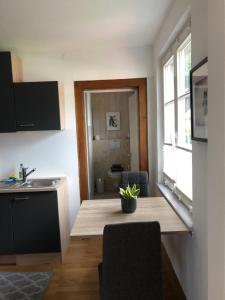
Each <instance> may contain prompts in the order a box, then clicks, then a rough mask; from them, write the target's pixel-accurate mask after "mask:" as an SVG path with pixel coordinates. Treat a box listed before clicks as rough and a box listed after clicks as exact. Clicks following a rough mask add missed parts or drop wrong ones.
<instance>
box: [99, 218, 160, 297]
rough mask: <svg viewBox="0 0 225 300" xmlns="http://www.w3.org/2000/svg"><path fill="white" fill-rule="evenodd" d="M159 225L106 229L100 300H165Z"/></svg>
mask: <svg viewBox="0 0 225 300" xmlns="http://www.w3.org/2000/svg"><path fill="white" fill-rule="evenodd" d="M160 247H161V239H160V225H159V223H158V222H143V223H125V224H114V225H106V226H105V228H104V235H103V262H102V263H101V264H100V265H99V281H100V299H101V300H162V299H163V288H162V275H161V254H160V249H161V248H160Z"/></svg>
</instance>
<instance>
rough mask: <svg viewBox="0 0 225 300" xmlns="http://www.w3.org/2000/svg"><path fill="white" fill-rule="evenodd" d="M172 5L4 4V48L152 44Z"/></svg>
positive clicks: (31, 0) (95, 1)
mask: <svg viewBox="0 0 225 300" xmlns="http://www.w3.org/2000/svg"><path fill="white" fill-rule="evenodd" d="M172 2H173V0H160V1H159V0H61V1H59V0H0V49H9V50H16V51H31V52H57V53H71V52H73V51H78V50H81V51H82V50H83V49H93V48H105V47H114V48H118V47H141V46H146V45H150V44H152V42H153V40H154V38H155V36H156V34H157V32H158V30H159V28H160V25H161V23H162V21H163V19H164V17H165V14H166V12H167V11H168V8H169V6H170V5H171V3H172Z"/></svg>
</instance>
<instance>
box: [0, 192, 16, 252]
mask: <svg viewBox="0 0 225 300" xmlns="http://www.w3.org/2000/svg"><path fill="white" fill-rule="evenodd" d="M13 252H14V249H13V227H12V197H10V195H0V254H3V255H4V254H5V255H7V254H13Z"/></svg>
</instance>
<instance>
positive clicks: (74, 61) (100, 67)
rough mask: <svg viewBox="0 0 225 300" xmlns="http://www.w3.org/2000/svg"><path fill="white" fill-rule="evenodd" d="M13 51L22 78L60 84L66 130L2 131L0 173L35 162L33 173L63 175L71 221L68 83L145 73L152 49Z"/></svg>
mask: <svg viewBox="0 0 225 300" xmlns="http://www.w3.org/2000/svg"><path fill="white" fill-rule="evenodd" d="M18 54H19V56H20V57H21V58H22V62H23V71H24V80H25V81H41V80H43V81H44V80H59V81H61V82H63V83H64V86H65V100H66V130H65V131H62V132H57V131H54V132H30V133H29V132H20V133H9V134H1V135H0V177H5V176H8V175H9V174H10V173H11V172H12V171H13V170H14V169H15V168H17V167H18V165H19V163H21V162H23V163H24V164H25V165H26V166H29V167H36V168H37V172H36V176H55V175H56V176H59V175H67V176H68V179H69V197H70V199H69V201H70V222H71V225H72V223H73V222H74V218H75V215H76V212H77V209H78V207H79V204H80V199H79V182H78V180H79V179H78V178H79V177H78V161H77V142H76V128H75V108H74V87H73V82H74V81H78V80H98V79H114V78H115V79H117V78H134V77H149V76H150V75H151V70H152V65H151V48H150V47H144V48H131V49H130V48H129V49H124V48H121V49H107V50H100V49H98V50H97V49H96V50H93V51H92V52H91V51H86V52H82V53H77V54H76V55H66V56H65V55H64V56H58V57H57V56H49V55H38V54H29V53H18Z"/></svg>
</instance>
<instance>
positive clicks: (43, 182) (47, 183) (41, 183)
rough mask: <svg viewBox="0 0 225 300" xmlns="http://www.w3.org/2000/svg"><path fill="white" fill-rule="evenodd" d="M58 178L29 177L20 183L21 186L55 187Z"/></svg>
mask: <svg viewBox="0 0 225 300" xmlns="http://www.w3.org/2000/svg"><path fill="white" fill-rule="evenodd" d="M59 181H60V178H51V179H30V180H27V181H26V182H24V183H22V184H21V185H20V186H21V188H42V187H55V186H56V185H57V184H58V182H59Z"/></svg>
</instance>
